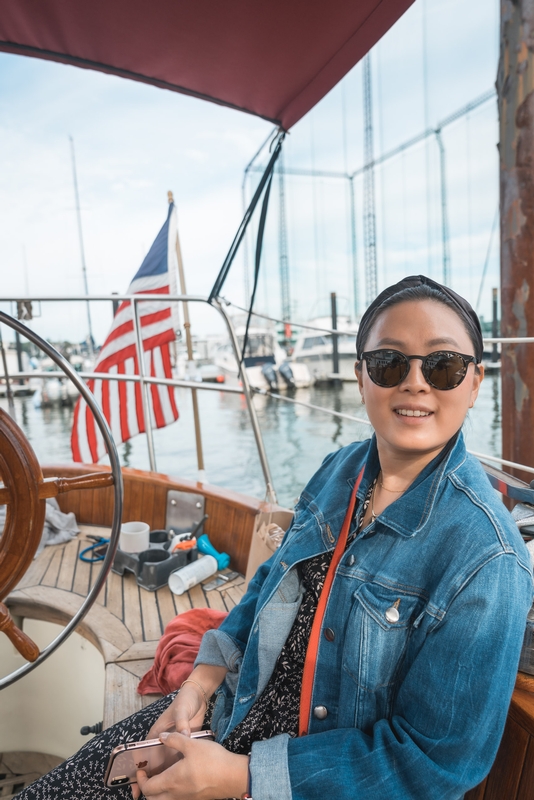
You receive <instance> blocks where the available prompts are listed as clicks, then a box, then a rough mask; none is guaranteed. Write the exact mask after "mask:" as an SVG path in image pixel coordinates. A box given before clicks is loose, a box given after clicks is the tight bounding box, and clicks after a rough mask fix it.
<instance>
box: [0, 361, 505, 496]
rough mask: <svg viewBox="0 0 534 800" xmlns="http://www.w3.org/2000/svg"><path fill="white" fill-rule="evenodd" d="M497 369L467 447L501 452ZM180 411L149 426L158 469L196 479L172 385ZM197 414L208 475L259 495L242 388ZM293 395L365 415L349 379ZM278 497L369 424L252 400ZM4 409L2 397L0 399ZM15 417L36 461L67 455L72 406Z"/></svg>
mask: <svg viewBox="0 0 534 800" xmlns="http://www.w3.org/2000/svg"><path fill="white" fill-rule="evenodd" d="M500 386H501V382H500V374H499V372H493V373H492V372H490V373H489V374H488V373H487V374H486V378H485V379H484V381H483V382H482V386H481V390H480V394H479V397H478V400H477V403H476V405H475V407H474V408H473V409H472V410H471V411H470V412H469V416H468V418H467V420H466V422H465V425H464V434H465V436H466V440H467V446H468V448H470V449H472V450H474V451H476V452H478V453H486V454H488V455H492V456H500V455H501V397H500V392H501V389H500ZM176 392H177V393H176V396H177V402H178V408H179V411H180V418H179V419H178V420H177V422H175V423H174V424H173V425H170V426H168V427H167V428H163V429H161V430H156V431H154V442H155V448H156V461H157V469H158V472H163V473H166V474H169V475H174V476H180V477H184V478H189V479H191V480H196V478H197V457H196V448H195V436H194V427H193V411H192V403H191V392H190V391H189V390H188V389H177V390H176ZM198 397H199V406H200V421H201V429H202V443H203V449H204V461H205V468H206V473H207V482H209V483H213V484H216V485H219V486H224V487H226V488H230V489H234V490H235V491H239V492H243V493H244V494H249V495H253V496H255V497H260V498H262V497H264V495H265V484H264V481H263V474H262V470H261V466H260V462H259V459H258V453H257V449H256V444H255V441H254V435H253V433H252V429H251V426H250V418H249V415H248V411H247V407H246V403H245V399H244V397H243V396H242V395H233V394H225V393H224V392H215V391H199V392H198ZM294 399H295V400H298V401H303V402H307V403H311V404H313V405H317V406H324V407H327V408H330V409H333V410H335V411H337V412H340V413H343V414H350V415H354V416H357V417H360V418H362V419H366V414H365V407H364V406H362V405H361V403H360V401H359V392H358V387H357V385H356V384H355V383H345V384H343V385H342V386H340V387H339V388H331V387H318V386H317V387H312V388H310V389H300V390H298V391H297V392H296V394H295V395H294ZM254 402H255V405H256V409H257V413H258V417H259V422H260V426H261V430H262V434H263V437H264V442H265V449H266V451H267V456H268V459H269V464H270V468H271V473H272V477H273V483H274V487H275V490H276V494H277V498H278V502H279V503H280V504H282V505H285V506H289V507H292V506H293V505H294V503H295V500H296V498H297V497H298V495H299V494H300V492H301V490H302V488H303V487H304V486H305V484H306V482H307V481H308V479H309V478H310V477H311V475H312V474H313V473H314V471H315V470H316V469H317V467H318V466H319V465H320V463H321V461H322V460H323V458H324V457H325V456H326V455H327V454H328V453H330V452H332V451H333V450H336V449H338V448H340V447H343V446H344V445H347V444H349V443H350V442H354V441H359V440H362V439H366V438H368V437H369V436H370V435H371V432H372V430H371V428H370V426H369V425H368V424H364V423H362V422H353V421H351V420H346V419H341V418H336V417H332V416H330V415H327V414H325V413H324V412H321V411H317V410H314V409H310V408H306V407H304V406H301V405H297V404H293V403H287V402H284V401H281V400H277V399H275V398H273V397H265V396H261V395H256V396H255V399H254ZM0 404H1V405H2V407H3V408H5V409H6V410H7V401H6V400H5V399H2V400H0ZM15 410H16V419H17V422H18V424H19V425H20V426H21V427H22V429H23V430H24V432H25V434H26V436H27V437H28V439H29V440H30V442H31V444H32V446H33V448H34V450H35V452H36V454H37V457H38V458H39V461H40V462H41V463H42V464H60V463H63V464H64V463H69V462H71V460H72V457H71V450H70V433H71V426H72V416H73V409H72V408H69V407H60V406H54V407H51V408H35V407H34V405H33V402H32V398H31V397H27V398H15ZM118 449H119V455H120V458H121V463H122V464H123V466H129V467H135V468H137V469H148V468H149V461H148V449H147V443H146V437H145V436H144V435H140V436H138V437H136V438H135V439H132V440H131V441H130V442H127V443H125V444H121V445H119V448H118Z"/></svg>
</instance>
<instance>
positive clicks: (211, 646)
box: [194, 630, 243, 672]
mask: <svg viewBox="0 0 534 800" xmlns="http://www.w3.org/2000/svg"><path fill="white" fill-rule="evenodd" d="M242 656H243V654H242V652H241V650H240V649H239V647H237V645H236V643H235V642H234V640H233V639H232V638H231V637H230V636H228V634H227V633H224V631H219V630H210V631H207V632H206V633H205V634H204V636H203V637H202V642H201V643H200V649H199V651H198V656H197V657H196V659H195V664H194V666H195V667H196V666H197V665H198V664H209V665H210V666H212V667H227V669H228V670H230V672H237V670H238V668H239V660H240V659H241V658H242Z"/></svg>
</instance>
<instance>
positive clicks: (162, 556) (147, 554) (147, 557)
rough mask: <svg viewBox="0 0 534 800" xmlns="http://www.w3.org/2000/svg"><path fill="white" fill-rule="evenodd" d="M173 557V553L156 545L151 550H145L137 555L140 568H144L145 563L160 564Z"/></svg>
mask: <svg viewBox="0 0 534 800" xmlns="http://www.w3.org/2000/svg"><path fill="white" fill-rule="evenodd" d="M170 557H171V554H170V553H168V552H167V551H166V550H164V549H163V548H162V547H154V548H152V549H151V550H143V552H142V553H139V555H138V556H137V558H138V561H139V569H140V570H141V569H142V568H143V564H147V565H149V564H159V563H160V562H161V561H166V560H167V559H168V558H170Z"/></svg>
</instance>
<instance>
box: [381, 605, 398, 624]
mask: <svg viewBox="0 0 534 800" xmlns="http://www.w3.org/2000/svg"><path fill="white" fill-rule="evenodd" d="M385 616H386V619H387V621H388V622H391V623H392V624H393V623H395V622H398V621H399V619H400V614H399V612H398V609H396V608H395V606H390V607H389V608H387V609H386V615H385Z"/></svg>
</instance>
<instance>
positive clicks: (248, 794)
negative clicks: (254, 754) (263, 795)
mask: <svg viewBox="0 0 534 800" xmlns="http://www.w3.org/2000/svg"><path fill="white" fill-rule="evenodd" d="M251 792H252V775H251V773H250V759H249V768H248V787H247V791H246V792H245V793H244V794H242V795H241V800H252V794H251Z"/></svg>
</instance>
